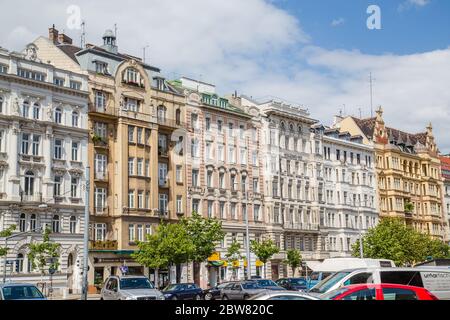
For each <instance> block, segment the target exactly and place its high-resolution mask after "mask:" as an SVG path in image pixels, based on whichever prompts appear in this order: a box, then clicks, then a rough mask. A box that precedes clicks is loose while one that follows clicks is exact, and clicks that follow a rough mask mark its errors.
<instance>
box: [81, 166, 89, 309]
mask: <svg viewBox="0 0 450 320" xmlns="http://www.w3.org/2000/svg"><path fill="white" fill-rule="evenodd" d="M90 171H91V170H90V168H89V166H88V167H86V189H85V196H84V197H85V199H84V203H85V206H84V246H83V288H82V293H81V300H87V291H88V263H89V262H88V256H89V190H90V185H89V181H90Z"/></svg>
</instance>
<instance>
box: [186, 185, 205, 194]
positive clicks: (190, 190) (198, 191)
mask: <svg viewBox="0 0 450 320" xmlns="http://www.w3.org/2000/svg"><path fill="white" fill-rule="evenodd" d="M189 192H192V193H203V188H201V187H196V186H193V187H189Z"/></svg>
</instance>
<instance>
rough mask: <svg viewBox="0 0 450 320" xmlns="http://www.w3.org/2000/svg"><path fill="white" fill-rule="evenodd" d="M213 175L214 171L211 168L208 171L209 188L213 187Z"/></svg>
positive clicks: (207, 184)
mask: <svg viewBox="0 0 450 320" xmlns="http://www.w3.org/2000/svg"><path fill="white" fill-rule="evenodd" d="M212 175H213V172H212V171H211V170H207V171H206V186H207V187H208V188H212Z"/></svg>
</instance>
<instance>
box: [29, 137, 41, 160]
mask: <svg viewBox="0 0 450 320" xmlns="http://www.w3.org/2000/svg"><path fill="white" fill-rule="evenodd" d="M40 141H41V136H38V135H33V145H32V150H31V151H32V154H33V156H38V155H39V143H40Z"/></svg>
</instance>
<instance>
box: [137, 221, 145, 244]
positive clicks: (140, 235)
mask: <svg viewBox="0 0 450 320" xmlns="http://www.w3.org/2000/svg"><path fill="white" fill-rule="evenodd" d="M137 234H138V237H137V240H138V241H140V242H142V241H144V226H143V225H142V224H138V226H137Z"/></svg>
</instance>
